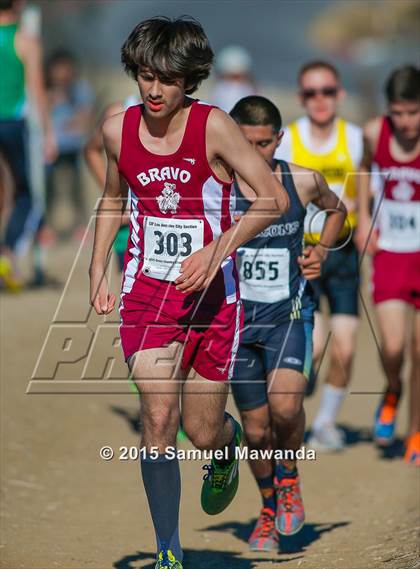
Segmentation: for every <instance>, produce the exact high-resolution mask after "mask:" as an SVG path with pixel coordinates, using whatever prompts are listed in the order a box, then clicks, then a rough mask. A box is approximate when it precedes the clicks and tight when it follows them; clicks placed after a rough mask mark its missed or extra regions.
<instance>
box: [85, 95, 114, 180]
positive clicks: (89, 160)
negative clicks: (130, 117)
mask: <svg viewBox="0 0 420 569" xmlns="http://www.w3.org/2000/svg"><path fill="white" fill-rule="evenodd" d="M123 111H124V108H123V106H122V105H121V103H112V104H111V105H108V106H107V107H106V109H105V110H104V112H103V113H102V115H101V118H100V120H99V122H98V124H97V126H96V128H95V130H94V131H93V133H92V135H91V137H90V138H89V140H88V141H87V143H86V145H85V149H84V156H85V160H86V164H87V166H88V168H89V170H90V172H91V173H92V175H93V177H94V178H95V180H96V182H97V183H98V185H99V186H100V187H101V188H103V187H105V182H106V161H105V156H104V153H105V147H104V140H103V136H102V127H103V125H104V122H105V121H106V120H107V119H109V118H110V117H112V116H114V115H116V114H118V113H121V112H123Z"/></svg>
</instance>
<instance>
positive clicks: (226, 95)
mask: <svg viewBox="0 0 420 569" xmlns="http://www.w3.org/2000/svg"><path fill="white" fill-rule="evenodd" d="M251 69H252V58H251V56H250V54H249V53H248V52H247V50H246V49H245V48H243V47H241V46H236V45H230V46H227V47H224V48H223V49H222V50H221V51H220V52H219V54H218V55H217V57H216V70H217V74H218V77H217V82H216V86H215V88H214V91H213V94H212V97H211V102H212V103H213V104H214V105H216V106H218V107H220V108H221V109H222V110H223V111H226V112H227V113H228V112H230V111H231V110H232V108H233V106H234V105H235V104H236V103H237V102H238V101H239V100H240V99H242V98H243V97H248V96H249V95H256V94H257V91H256V88H255V83H254V79H253V77H252V73H251Z"/></svg>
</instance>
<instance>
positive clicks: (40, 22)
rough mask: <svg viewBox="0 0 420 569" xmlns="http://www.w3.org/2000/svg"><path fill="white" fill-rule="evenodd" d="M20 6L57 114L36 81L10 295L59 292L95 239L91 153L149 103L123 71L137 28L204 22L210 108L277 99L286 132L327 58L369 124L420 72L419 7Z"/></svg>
mask: <svg viewBox="0 0 420 569" xmlns="http://www.w3.org/2000/svg"><path fill="white" fill-rule="evenodd" d="M1 1H2V2H3V3H5V4H7V2H8V0H1ZM16 5H17V6H18V8H19V14H20V15H19V24H18V25H19V28H20V29H21V30H22V32H24V33H25V34H26V35H27V37H28V38H33V39H34V40H37V41H38V42H39V43H40V44H41V46H42V77H41V79H40V81H41V82H42V83H43V84H44V86H45V101H46V102H45V105H46V111H45V109H44V110H43V108H42V104H40V100H41V99H42V97H41V99H40V94H39V81H38V86H37V85H36V81H35V82H33V81H32V83H31V82H27V84H26V88H25V104H24V106H23V107H22V110H21V111H20V112H21V116H22V117H24V118H25V122H26V123H27V126H28V130H29V136H28V138H27V139H26V138H25V144H26V143H27V142H29V152H28V156H29V161H28V164H27V165H26V167H27V169H28V180H29V181H28V185H29V190H28V191H29V192H30V199H29V198H28V197H27V196H26V197H27V199H29V201H27V202H22V203H23V204H24V205H23V207H24V209H25V210H30V211H31V215H25V216H24V217H23V218H21V220H20V221H21V223H22V224H24V229H25V230H24V231H23V230H22V231H20V232H19V235H18V236H17V237H16V239H13V238H12V237H10V239H9V241H10V243H11V244H10V245H8V238H7V234H8V230H7V227H8V224H9V225H10V220H11V218H12V219H13V215H14V212H13V208H14V203H16V191H21V190H19V189H18V190H16V188H13V183H12V176H10V171H9V168H8V165H7V164H6V163H5V162H6V161H5V160H2V162H1V173H2V176H1V179H2V180H3V182H2V184H1V186H0V187H1V210H2V211H1V221H2V234H3V241H2V242H3V243H5V244H4V245H3V248H2V257H1V262H0V280H1V285H0V286H2V287H3V288H4V287H5V286H6V288H7V289H9V290H14V291H18V290H21V289H22V288H23V287H27V286H32V287H33V286H46V285H54V284H57V283H56V281H55V280H54V279H53V278H52V276H51V275H49V271H48V254H49V252H51V251H52V250H54V249H55V250H56V249H57V248H59V247H60V244H63V242H68V241H69V240H75V241H76V242H80V241H81V239H82V238H83V236H84V235H85V233H86V228H87V227H88V224H89V219H90V217H91V215H92V212H93V209H94V205H95V202H96V199H97V197H98V195H99V191H100V189H99V188H98V186H97V185H96V184H95V182H94V180H93V179H92V177H91V176H90V174H88V172H87V170H86V166H85V164H84V161H83V152H84V146H85V144H86V141H87V140H88V138H89V136H90V134H91V133H92V131H93V129H94V128H95V125H96V124H97V123H98V120H99V117H100V116H101V115H102V113H103V110H104V109H105V108H106V107H107V106H108V105H109V104H111V103H113V102H116V101H125V100H126V99H127V97H130V96H131V97H133V96H136V95H137V87H136V85H135V84H134V83H133V82H132V81H131V80H130V79H129V78H128V77H127V76H125V75H124V73H123V70H122V68H121V65H120V61H119V57H120V55H119V54H120V46H121V44H122V42H123V40H124V39H125V37H126V35H127V33H128V31H129V30H131V28H132V27H133V24H134V22H139V21H140V20H142V19H145V18H148V17H150V16H153V15H156V14H165V15H168V16H178V15H181V14H190V15H192V16H193V17H195V18H197V19H198V20H199V21H200V22H201V23H202V24H203V27H204V29H205V30H206V33H207V34H208V36H209V38H210V41H211V42H212V47H213V49H214V51H215V53H216V63H215V67H214V72H213V75H212V77H211V79H210V80H209V81H207V82H205V84H203V85H202V87H201V88H200V91H199V93H198V97H199V98H202V99H205V100H206V101H209V102H211V103H213V104H216V105H218V106H220V107H221V108H222V109H224V110H226V111H229V110H230V109H231V108H232V106H233V105H234V103H235V102H236V101H237V100H239V99H240V98H241V97H243V96H246V95H249V94H253V93H255V94H261V95H265V96H267V97H269V98H270V99H271V100H273V102H274V103H276V104H277V105H278V106H279V108H280V110H281V112H282V115H283V119H284V123H289V122H290V121H292V120H294V119H296V118H297V116H298V115H299V114H300V112H301V109H300V107H299V102H298V98H297V97H296V89H297V85H296V75H297V71H298V69H299V68H300V67H301V65H302V64H303V63H304V62H305V61H307V60H309V59H314V58H323V59H326V60H328V61H330V62H331V63H332V64H334V65H336V66H337V67H338V69H339V71H340V73H341V76H342V80H343V86H344V88H345V89H346V91H347V97H346V99H345V101H344V102H343V104H342V108H341V113H342V115H343V116H344V117H345V118H346V119H349V120H352V121H353V122H355V123H357V124H363V123H364V122H365V120H366V119H368V118H369V117H370V116H373V115H375V114H379V113H380V112H382V110H383V100H382V86H383V83H384V80H385V78H386V77H387V75H388V74H389V72H390V70H391V69H393V68H395V67H396V66H398V65H401V64H404V63H410V62H411V63H415V62H413V61H410V56H411V59H412V54H413V53H416V50H415V46H416V41H417V39H418V38H417V32H418V26H417V23H418V21H419V11H420V6H419V4H418V3H417V2H415V1H411V0H404V1H403V2H390V1H387V0H381V1H377V2H368V3H363V2H359V1H357V0H350V1H347V2H340V1H337V2H336V1H333V0H314V1H311V2H293V1H288V0H281V1H280V0H279V1H270V0H269V1H266V2H264V3H260V2H254V1H246V2H244V1H241V0H228V1H223V2H218V3H216V4H214V3H212V2H202V1H199V2H198V1H190V2H183V1H179V2H171V1H164V0H160V1H154V2H149V1H145V0H138V1H133V0H92V1H86V2H79V1H72V0H55V1H54V2H50V1H48V0H39V1H38V2H37V3H35V4H32V3H25V2H21V1H19V0H18V1H17V2H15V7H16ZM28 77H29V75H28ZM0 81H1V79H0ZM43 112H46V113H47V115H48V116H47V117H43V116H42V114H43ZM51 133H52V134H51ZM50 135H51V136H50ZM46 137H47V140H48V137H50V142H52V144H51V145H50V146H49V148H48V145H45V138H46ZM43 141H44V142H43ZM43 146H46V149H47V150H46V152H44V153H43V152H42V148H43ZM25 204H26V205H25ZM4 235H6V240H5V241H4Z"/></svg>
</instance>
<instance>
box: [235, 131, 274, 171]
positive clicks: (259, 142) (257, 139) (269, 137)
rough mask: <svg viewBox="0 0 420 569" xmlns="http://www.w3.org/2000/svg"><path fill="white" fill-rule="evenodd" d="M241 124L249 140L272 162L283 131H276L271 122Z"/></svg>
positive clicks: (267, 160) (265, 158) (266, 159)
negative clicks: (255, 124)
mask: <svg viewBox="0 0 420 569" xmlns="http://www.w3.org/2000/svg"><path fill="white" fill-rule="evenodd" d="M239 126H240V129H241V131H242V132H243V134H244V135H245V138H246V139H247V140H248V142H250V143H251V144H252V146H253V147H254V148H255V150H256V151H257V152H259V154H261V156H262V157H263V158H264V160H265V161H266V162H268V163H269V164H271V162H272V161H273V158H274V153H275V151H276V148H277V146H278V145H279V143H280V140H281V137H282V136H283V132H280V133H277V132H275V131H274V129H273V127H272V126H271V125H270V124H265V125H257V126H253V125H252V126H251V125H247V124H241V125H239Z"/></svg>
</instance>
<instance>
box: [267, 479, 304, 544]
mask: <svg viewBox="0 0 420 569" xmlns="http://www.w3.org/2000/svg"><path fill="white" fill-rule="evenodd" d="M274 488H275V489H276V494H277V512H276V529H277V531H278V532H279V533H280V534H281V535H295V533H298V532H299V531H300V530H301V529H302V527H303V524H304V523H305V510H304V507H303V500H302V495H301V493H300V480H299V476H298V475H297V476H294V477H291V478H282V479H281V480H278V478H277V477H276V476H275V477H274Z"/></svg>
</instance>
